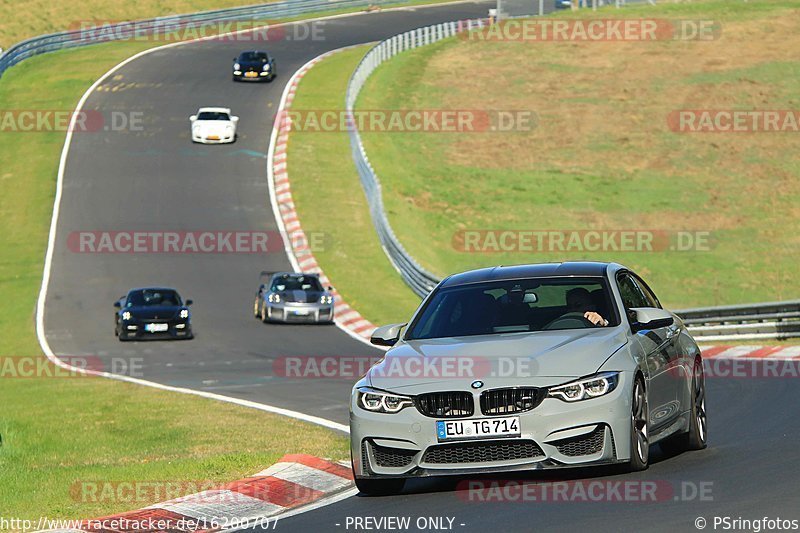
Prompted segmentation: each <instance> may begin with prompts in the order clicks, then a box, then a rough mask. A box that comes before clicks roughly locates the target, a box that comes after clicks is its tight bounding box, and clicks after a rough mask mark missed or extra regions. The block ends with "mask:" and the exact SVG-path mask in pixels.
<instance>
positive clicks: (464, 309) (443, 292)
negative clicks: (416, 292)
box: [406, 278, 618, 339]
mask: <svg viewBox="0 0 800 533" xmlns="http://www.w3.org/2000/svg"><path fill="white" fill-rule="evenodd" d="M612 310H613V306H612V304H611V299H610V297H609V292H608V290H607V287H606V283H605V280H604V279H603V278H537V279H520V280H510V281H496V282H487V283H477V284H470V285H462V286H457V287H450V288H447V289H440V290H439V291H437V292H436V294H434V295H433V296H432V297H431V298H430V300H429V301H428V302H427V303H426V305H425V308H424V309H423V310H422V312H421V313H420V315H419V316H418V317H417V319H416V320H415V321H414V323H413V324H412V325H411V326H410V327H409V333H408V334H407V336H406V338H407V339H431V338H441V337H461V336H470V335H488V334H495V333H512V332H520V331H546V330H557V329H581V328H593V327H595V326H594V325H593V324H591V323H590V322H588V321H587V320H586V319H584V318H583V314H584V313H585V312H587V311H596V312H598V313H600V315H601V316H603V318H606V319H607V320H608V321H609V322H610V323H611V324H615V323H618V321H617V318H616V314H615V313H613V311H612Z"/></svg>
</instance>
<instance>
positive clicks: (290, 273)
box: [272, 272, 319, 278]
mask: <svg viewBox="0 0 800 533" xmlns="http://www.w3.org/2000/svg"><path fill="white" fill-rule="evenodd" d="M278 276H305V277H307V278H318V277H319V274H315V273H313V272H275V273H274V274H273V275H272V277H273V278H276V277H278Z"/></svg>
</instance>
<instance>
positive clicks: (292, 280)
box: [272, 275, 322, 292]
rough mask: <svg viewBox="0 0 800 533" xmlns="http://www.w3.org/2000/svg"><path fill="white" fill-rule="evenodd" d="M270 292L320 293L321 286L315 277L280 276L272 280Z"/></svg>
mask: <svg viewBox="0 0 800 533" xmlns="http://www.w3.org/2000/svg"><path fill="white" fill-rule="evenodd" d="M272 290H273V291H276V292H281V291H321V290H322V285H320V283H319V279H318V278H317V277H316V276H289V275H286V276H280V277H277V278H275V279H274V280H272Z"/></svg>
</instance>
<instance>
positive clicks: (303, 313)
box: [292, 309, 310, 316]
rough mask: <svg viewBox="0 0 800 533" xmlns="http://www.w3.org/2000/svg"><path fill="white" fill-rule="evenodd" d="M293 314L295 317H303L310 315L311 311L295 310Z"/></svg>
mask: <svg viewBox="0 0 800 533" xmlns="http://www.w3.org/2000/svg"><path fill="white" fill-rule="evenodd" d="M292 313H294V314H295V315H303V316H305V315H307V314H308V313H310V311H309V310H308V309H295V310H294V311H292Z"/></svg>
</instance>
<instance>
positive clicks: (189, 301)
mask: <svg viewBox="0 0 800 533" xmlns="http://www.w3.org/2000/svg"><path fill="white" fill-rule="evenodd" d="M193 303H194V300H186V305H187V306H189V305H192V304H193Z"/></svg>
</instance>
